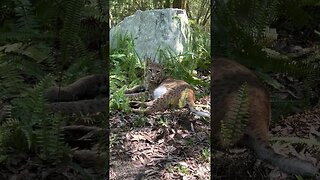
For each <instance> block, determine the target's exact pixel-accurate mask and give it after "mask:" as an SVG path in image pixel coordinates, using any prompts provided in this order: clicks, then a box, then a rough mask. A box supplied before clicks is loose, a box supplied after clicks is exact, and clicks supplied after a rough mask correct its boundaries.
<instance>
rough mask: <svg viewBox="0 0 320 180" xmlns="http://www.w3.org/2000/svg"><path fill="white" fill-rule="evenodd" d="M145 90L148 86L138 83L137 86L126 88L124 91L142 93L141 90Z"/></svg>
mask: <svg viewBox="0 0 320 180" xmlns="http://www.w3.org/2000/svg"><path fill="white" fill-rule="evenodd" d="M144 91H146V88H145V87H144V85H137V86H134V87H133V88H131V89H127V90H125V91H124V93H125V94H134V93H141V92H144Z"/></svg>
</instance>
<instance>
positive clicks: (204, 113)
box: [189, 106, 210, 117]
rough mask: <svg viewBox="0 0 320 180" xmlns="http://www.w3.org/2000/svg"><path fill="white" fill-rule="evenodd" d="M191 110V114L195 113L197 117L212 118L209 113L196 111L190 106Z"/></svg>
mask: <svg viewBox="0 0 320 180" xmlns="http://www.w3.org/2000/svg"><path fill="white" fill-rule="evenodd" d="M189 109H190V111H191V112H193V113H195V114H196V115H198V116H201V117H210V113H209V112H204V111H199V110H196V109H195V108H194V107H192V106H189Z"/></svg>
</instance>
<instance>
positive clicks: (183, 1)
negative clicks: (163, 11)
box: [173, 0, 187, 9]
mask: <svg viewBox="0 0 320 180" xmlns="http://www.w3.org/2000/svg"><path fill="white" fill-rule="evenodd" d="M186 7H187V0H174V1H173V8H179V9H186Z"/></svg>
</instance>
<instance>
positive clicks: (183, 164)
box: [109, 97, 210, 179]
mask: <svg viewBox="0 0 320 180" xmlns="http://www.w3.org/2000/svg"><path fill="white" fill-rule="evenodd" d="M200 101H202V102H201V104H208V103H209V102H210V98H209V97H205V98H202V99H200ZM198 103H199V102H198ZM109 122H110V129H111V133H110V139H111V140H110V147H111V150H110V152H111V153H110V172H109V176H110V179H137V178H138V177H139V176H141V177H142V176H143V177H144V178H145V179H185V178H187V179H208V177H209V174H210V163H209V158H210V151H209V148H210V143H209V135H210V122H209V120H208V119H204V118H200V117H197V116H195V115H194V114H190V113H189V112H188V110H187V109H180V110H170V111H166V112H163V113H157V114H155V115H150V116H147V117H141V115H135V114H123V113H121V112H116V113H111V114H110V121H109ZM138 179H139V178H138Z"/></svg>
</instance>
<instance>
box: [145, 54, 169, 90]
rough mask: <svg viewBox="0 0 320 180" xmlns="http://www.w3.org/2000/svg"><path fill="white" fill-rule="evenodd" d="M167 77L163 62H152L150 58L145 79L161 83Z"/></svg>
mask: <svg viewBox="0 0 320 180" xmlns="http://www.w3.org/2000/svg"><path fill="white" fill-rule="evenodd" d="M164 78H165V72H164V67H163V65H162V64H159V63H156V62H152V61H151V60H150V59H148V60H147V62H146V74H145V80H146V81H147V82H150V83H153V84H160V83H161V82H162V81H163V79H164Z"/></svg>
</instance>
